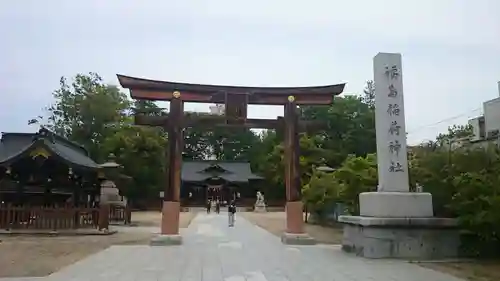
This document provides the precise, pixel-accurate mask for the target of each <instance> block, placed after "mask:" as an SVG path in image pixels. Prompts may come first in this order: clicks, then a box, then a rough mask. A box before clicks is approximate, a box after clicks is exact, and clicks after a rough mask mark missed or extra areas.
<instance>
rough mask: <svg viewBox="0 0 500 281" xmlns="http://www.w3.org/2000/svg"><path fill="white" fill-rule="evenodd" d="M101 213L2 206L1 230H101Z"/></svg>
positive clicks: (91, 209)
mask: <svg viewBox="0 0 500 281" xmlns="http://www.w3.org/2000/svg"><path fill="white" fill-rule="evenodd" d="M100 212H101V213H102V210H100V209H99V208H75V207H27V206H22V207H14V206H8V205H0V229H44V230H59V229H74V228H99V215H100ZM101 225H102V223H101ZM106 227H107V226H106Z"/></svg>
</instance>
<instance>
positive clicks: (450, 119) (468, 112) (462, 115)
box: [408, 107, 482, 134]
mask: <svg viewBox="0 0 500 281" xmlns="http://www.w3.org/2000/svg"><path fill="white" fill-rule="evenodd" d="M481 109H482V108H481V107H479V108H476V109H473V110H469V111H467V112H464V113H461V114H459V115H455V116H453V117H448V118H446V119H443V120H440V121H438V122H435V123H432V124H427V125H424V126H420V127H417V128H416V129H413V130H411V132H408V134H413V133H415V132H417V131H420V130H422V129H426V128H429V127H434V126H436V125H439V124H442V123H445V122H450V121H453V120H455V119H458V118H460V117H464V116H467V115H469V114H471V113H473V112H476V111H479V110H481Z"/></svg>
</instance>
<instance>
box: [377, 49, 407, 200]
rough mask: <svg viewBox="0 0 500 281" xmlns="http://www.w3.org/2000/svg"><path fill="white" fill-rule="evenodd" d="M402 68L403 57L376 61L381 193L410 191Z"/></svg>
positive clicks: (380, 56)
mask: <svg viewBox="0 0 500 281" xmlns="http://www.w3.org/2000/svg"><path fill="white" fill-rule="evenodd" d="M401 66H402V63H401V54H390V53H379V54H377V55H376V56H375V57H374V58H373V71H374V82H375V123H376V131H377V162H378V177H379V179H378V180H379V187H378V191H399V192H408V191H409V184H408V156H407V150H406V129H405V115H404V100H403V75H402V67H401Z"/></svg>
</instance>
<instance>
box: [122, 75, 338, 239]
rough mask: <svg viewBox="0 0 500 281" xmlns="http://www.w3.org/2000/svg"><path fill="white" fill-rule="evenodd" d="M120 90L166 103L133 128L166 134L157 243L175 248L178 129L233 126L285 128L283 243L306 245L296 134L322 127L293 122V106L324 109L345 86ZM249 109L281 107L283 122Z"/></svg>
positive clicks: (148, 84) (148, 85)
mask: <svg viewBox="0 0 500 281" xmlns="http://www.w3.org/2000/svg"><path fill="white" fill-rule="evenodd" d="M117 76H118V80H119V82H120V85H121V86H122V87H123V88H127V89H129V90H130V95H131V97H132V98H133V99H137V100H151V101H170V111H169V113H168V115H167V116H157V115H156V116H150V115H147V114H144V113H138V114H136V117H135V123H136V124H137V125H149V126H161V127H163V128H165V129H166V130H167V132H168V138H169V142H168V150H167V153H168V154H167V159H168V162H167V163H168V165H167V168H166V177H167V184H166V186H165V191H164V198H163V200H164V202H163V207H162V224H161V234H162V235H161V237H160V238H159V239H158V240H157V242H158V243H159V244H179V243H181V237H180V236H179V212H180V203H179V199H180V198H179V197H180V185H181V161H182V159H181V156H182V149H183V137H182V129H183V128H185V127H190V126H194V125H196V126H203V127H208V128H209V127H213V126H230V127H233V126H237V127H249V128H278V129H280V128H282V129H284V136H285V139H284V144H285V145H284V146H285V171H284V172H285V185H286V200H287V203H286V233H284V235H283V238H282V241H283V242H284V243H292V244H297V243H298V244H309V243H312V242H313V240H311V239H308V238H307V235H306V234H305V233H304V225H303V224H304V221H303V206H302V202H301V194H300V193H301V192H300V189H301V186H300V171H299V154H300V153H299V136H298V133H299V130H309V129H313V128H315V127H318V126H321V124H318V122H305V121H301V122H299V120H298V114H297V105H329V104H331V103H332V102H333V99H334V96H336V95H339V94H341V93H342V91H343V90H344V87H345V84H336V85H327V86H315V87H240V86H220V85H201V84H188V83H177V82H167V81H155V80H149V79H142V78H136V77H130V76H124V75H117ZM184 102H202V103H216V104H225V115H224V116H194V115H189V114H184V109H183V108H184ZM248 104H262V105H284V106H285V114H284V118H278V119H248V118H247V107H248Z"/></svg>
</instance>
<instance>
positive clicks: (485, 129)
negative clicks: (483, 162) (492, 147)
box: [469, 81, 500, 142]
mask: <svg viewBox="0 0 500 281" xmlns="http://www.w3.org/2000/svg"><path fill="white" fill-rule="evenodd" d="M498 95H499V97H497V98H495V99H492V100H489V101H486V102H484V103H483V116H479V117H476V118H472V119H470V120H469V125H470V126H472V131H473V136H472V137H471V138H470V141H471V142H481V141H493V140H495V141H496V140H498V139H499V138H500V134H499V132H500V81H499V82H498Z"/></svg>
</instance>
